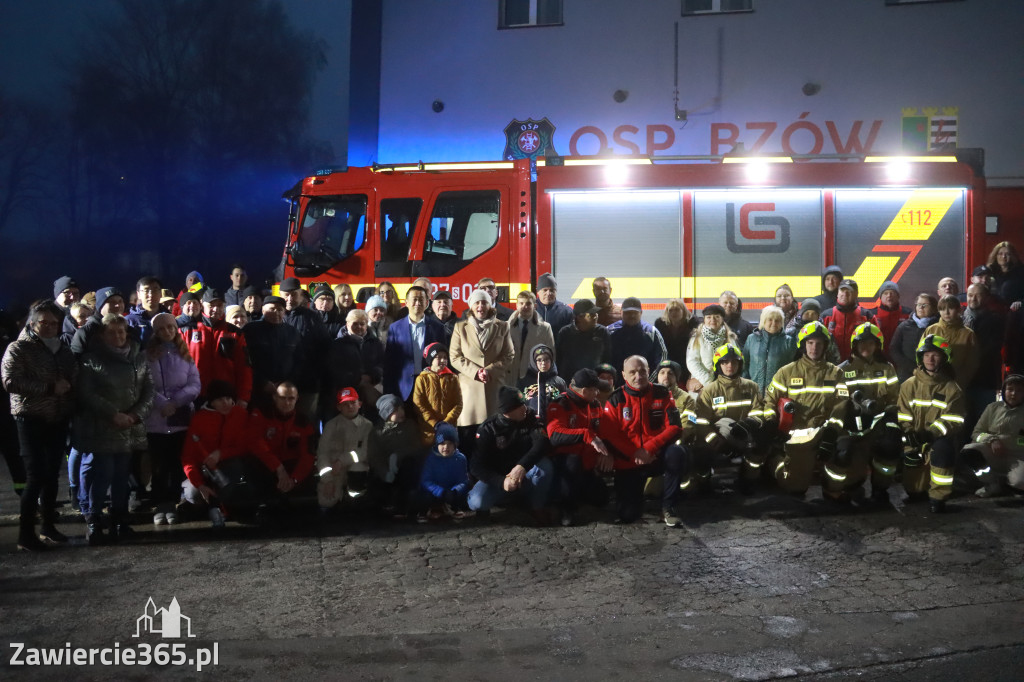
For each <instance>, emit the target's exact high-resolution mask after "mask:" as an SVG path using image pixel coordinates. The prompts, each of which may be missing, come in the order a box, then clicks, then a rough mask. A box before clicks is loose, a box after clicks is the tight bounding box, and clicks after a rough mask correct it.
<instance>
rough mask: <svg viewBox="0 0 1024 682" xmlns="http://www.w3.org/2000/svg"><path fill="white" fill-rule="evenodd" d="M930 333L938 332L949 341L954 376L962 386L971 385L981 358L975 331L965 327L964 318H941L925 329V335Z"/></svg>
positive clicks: (950, 360)
mask: <svg viewBox="0 0 1024 682" xmlns="http://www.w3.org/2000/svg"><path fill="white" fill-rule="evenodd" d="M928 334H938V335H939V336H941V337H942V338H944V339H946V341H949V364H951V365H952V366H953V377H954V378H955V379H956V383H958V384H960V388H965V387H967V386H968V385H970V383H971V380H972V379H973V378H974V374H975V372H977V371H978V360H979V358H978V346H977V343H976V340H975V338H974V331H973V330H971V329H968V328H967V327H965V326H964V323H963V321H962V320H954V321H953V322H943V321H942V320H939V321H938V322H936V323H935V324H933V325H931V326H930V327H928V328H927V329H925V330H924V335H925V336H927V335H928Z"/></svg>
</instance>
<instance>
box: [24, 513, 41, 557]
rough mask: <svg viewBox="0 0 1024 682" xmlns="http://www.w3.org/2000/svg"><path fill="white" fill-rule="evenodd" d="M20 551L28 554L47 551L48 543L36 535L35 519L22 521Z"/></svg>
mask: <svg viewBox="0 0 1024 682" xmlns="http://www.w3.org/2000/svg"><path fill="white" fill-rule="evenodd" d="M18 549H22V550H25V551H27V552H41V551H43V550H45V549H46V543H44V542H43V541H42V540H40V539H39V536H38V535H36V524H35V520H33V519H28V520H26V519H24V518H23V519H21V523H20V525H19V528H18Z"/></svg>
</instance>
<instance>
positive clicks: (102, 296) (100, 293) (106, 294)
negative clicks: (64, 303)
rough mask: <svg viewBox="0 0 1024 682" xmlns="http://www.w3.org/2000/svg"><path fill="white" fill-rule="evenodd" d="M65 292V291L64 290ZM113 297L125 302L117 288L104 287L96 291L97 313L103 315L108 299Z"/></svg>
mask: <svg viewBox="0 0 1024 682" xmlns="http://www.w3.org/2000/svg"><path fill="white" fill-rule="evenodd" d="M62 291H63V290H62ZM111 296H120V297H121V300H122V301H123V300H124V294H122V293H121V290H120V289H118V288H117V287H103V288H102V289H97V290H96V313H97V314H102V311H103V305H104V304H105V303H106V302H107V299H108V298H110V297H111Z"/></svg>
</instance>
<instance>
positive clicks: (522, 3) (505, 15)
mask: <svg viewBox="0 0 1024 682" xmlns="http://www.w3.org/2000/svg"><path fill="white" fill-rule="evenodd" d="M561 25H562V0H498V28H526V27H529V26H561Z"/></svg>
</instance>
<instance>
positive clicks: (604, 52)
mask: <svg viewBox="0 0 1024 682" xmlns="http://www.w3.org/2000/svg"><path fill="white" fill-rule="evenodd" d="M680 4H681V3H680V2H678V0H639V1H637V2H629V3H627V2H623V1H621V0H565V1H564V22H565V23H564V25H563V26H558V27H540V28H524V29H512V30H498V29H497V18H498V0H432V1H431V2H422V1H421V0H384V4H383V14H382V29H381V80H380V119H379V141H378V146H377V159H376V160H377V161H380V162H400V161H413V160H435V161H440V160H465V159H496V158H500V157H501V156H502V153H503V151H504V149H505V144H506V139H505V133H504V132H503V131H504V129H505V127H506V126H507V125H509V123H510V122H511V121H513V120H514V119H515V120H523V121H525V120H526V119H530V118H533V119H542V118H544V117H547V118H548V119H549V121H550V122H551V123H552V124H553V125H554V126H555V133H554V135H553V143H554V147H555V150H556V151H557V153H559V154H562V155H569V154H597V153H616V154H623V153H653V154H672V155H709V154H721V153H726V152H729V151H731V150H732V149H733V145H734V143H735V142H742V143H743V145H744V148H745V149H746V150H747V151H755V150H756V151H761V152H780V151H787V152H791V153H797V154H804V153H818V154H833V153H837V152H854V153H856V152H862V151H873V152H876V153H889V152H896V151H899V150H900V148H901V127H902V116H903V115H904V109H912V110H913V111H914V112H915V113H917V114H918V115H920V114H921V113H922V109H923V108H933V109H934V112H933V113H935V114H936V115H939V114H943V113H951V110H949V109H947V108H953V109H955V114H954V115H955V116H957V117H958V121H957V128H958V131H957V135H958V139H957V146H959V147H982V148H984V149H985V152H986V164H985V169H986V174H987V176H988V177H989V181H990V184H1011V185H1022V184H1024V126H1021V125H1020V115H1021V113H1022V111H1024V82H1022V80H1021V77H1020V75H1021V73H1024V50H1021V42H1020V33H1019V31H1020V27H1021V26H1022V25H1024V3H1021V2H1006V1H1005V0H961V1H955V2H943V3H928V4H916V5H910V6H898V7H890V6H886V5H885V3H884V0H858V1H856V2H850V1H849V0H813V1H812V0H754V8H755V11H753V12H751V13H744V14H731V15H714V16H698V17H681V16H680ZM676 22H678V32H679V57H678V64H679V109H680V110H683V111H685V112H686V114H685V120H677V119H676V116H675V105H674V102H673V91H674V84H673V78H674V62H675V57H674V32H675V24H676ZM354 30H357V29H354ZM807 83H812V84H817V85H818V86H820V91H818V92H817V93H816V94H813V95H810V96H808V95H806V94H804V91H803V88H804V85H805V84H807ZM617 90H623V91H626V92H627V93H628V97H627V98H626V99H625V101H623V102H621V103H618V102H616V101H615V100H614V99H613V93H615V92H616V91H617ZM435 100H439V101H441V102H443V103H444V110H443V111H442V112H441V113H435V112H434V111H433V110H432V108H431V105H432V103H433V102H434V101H435ZM351 134H352V136H353V137H357V136H358V135H359V134H360V133H359V131H357V130H353V131H352V133H351ZM574 138H575V139H574Z"/></svg>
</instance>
